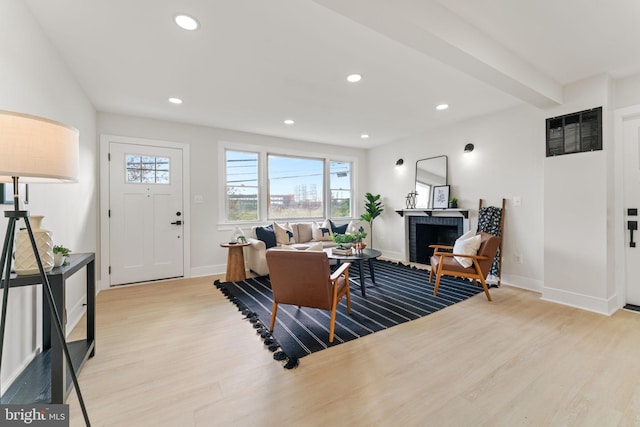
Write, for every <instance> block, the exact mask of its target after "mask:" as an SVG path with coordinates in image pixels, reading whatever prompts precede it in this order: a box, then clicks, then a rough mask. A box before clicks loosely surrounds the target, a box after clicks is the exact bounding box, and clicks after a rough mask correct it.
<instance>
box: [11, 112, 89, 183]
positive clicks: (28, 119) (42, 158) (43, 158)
mask: <svg viewBox="0 0 640 427" xmlns="http://www.w3.org/2000/svg"><path fill="white" fill-rule="evenodd" d="M78 145H79V144H78V130H77V129H74V128H72V127H69V126H66V125H64V124H62V123H58V122H55V121H52V120H48V119H44V118H42V117H36V116H31V115H28V114H20V113H14V112H9V111H0V182H12V179H11V178H12V177H14V176H15V177H19V178H20V182H23V183H31V182H34V183H39V182H74V181H77V178H78V153H79V147H78Z"/></svg>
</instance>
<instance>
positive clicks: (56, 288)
mask: <svg viewBox="0 0 640 427" xmlns="http://www.w3.org/2000/svg"><path fill="white" fill-rule="evenodd" d="M49 285H50V286H51V293H52V294H53V303H54V305H55V307H56V310H57V311H58V314H59V315H60V323H61V326H62V331H63V334H64V333H65V331H66V325H67V313H66V310H65V286H64V280H63V279H62V276H61V275H57V276H49ZM43 287H45V285H43ZM42 303H43V304H47V301H46V300H45V301H43V302H42ZM50 313H51V316H52V317H53V318H52V319H51V322H50V324H51V329H52V330H51V335H52V337H51V352H50V353H49V355H50V358H51V403H64V400H65V394H66V388H67V363H66V360H65V357H64V350H63V347H62V346H63V344H62V342H60V339H59V338H58V335H57V333H56V331H55V325H54V322H56V321H57V320H56V319H55V315H54V312H53V310H52V311H50Z"/></svg>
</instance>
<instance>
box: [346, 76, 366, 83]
mask: <svg viewBox="0 0 640 427" xmlns="http://www.w3.org/2000/svg"><path fill="white" fill-rule="evenodd" d="M360 80H362V75H360V74H349V75H348V76H347V81H348V82H350V83H356V82H359V81H360Z"/></svg>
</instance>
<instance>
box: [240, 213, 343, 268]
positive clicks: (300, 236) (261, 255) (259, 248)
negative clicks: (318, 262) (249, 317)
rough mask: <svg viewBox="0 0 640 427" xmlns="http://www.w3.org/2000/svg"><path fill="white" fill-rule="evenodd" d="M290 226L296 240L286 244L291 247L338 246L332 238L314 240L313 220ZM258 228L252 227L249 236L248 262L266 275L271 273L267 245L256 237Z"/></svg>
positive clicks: (304, 248) (251, 266)
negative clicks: (268, 264)
mask: <svg viewBox="0 0 640 427" xmlns="http://www.w3.org/2000/svg"><path fill="white" fill-rule="evenodd" d="M289 226H290V227H291V230H292V231H293V240H294V241H295V243H291V244H287V245H286V246H287V247H289V248H294V249H300V250H306V249H309V248H310V247H311V246H312V245H314V246H315V245H316V244H321V245H322V247H323V248H332V247H335V246H337V245H336V244H335V243H334V242H333V241H332V240H330V239H329V240H320V239H318V240H314V239H313V227H314V225H313V223H312V222H298V223H289ZM256 228H258V226H253V227H251V235H250V236H249V237H247V242H248V243H250V246H248V247H247V264H248V266H249V270H251V271H253V272H254V273H256V274H258V275H260V276H265V275H267V274H269V268H268V267H267V247H266V244H265V242H263V241H262V240H258V238H257V237H256ZM278 246H283V245H278Z"/></svg>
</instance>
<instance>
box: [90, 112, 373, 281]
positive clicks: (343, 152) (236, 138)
mask: <svg viewBox="0 0 640 427" xmlns="http://www.w3.org/2000/svg"><path fill="white" fill-rule="evenodd" d="M98 133H99V134H109V135H118V136H127V137H136V138H146V139H152V140H164V141H173V142H180V143H184V144H189V150H190V155H191V159H190V168H191V169H190V174H191V175H190V182H191V194H190V197H189V199H190V200H191V205H190V207H191V218H190V221H191V248H190V249H191V266H190V269H191V275H192V276H200V275H207V274H219V273H224V271H225V268H226V260H227V258H226V257H227V252H226V249H224V248H221V247H220V246H219V243H221V242H224V241H227V240H228V239H229V236H230V234H231V231H232V227H231V226H229V225H225V224H223V223H222V221H223V218H220V216H219V212H220V209H219V208H218V206H219V203H220V201H221V197H222V195H221V193H220V190H221V183H220V182H219V174H218V156H219V151H218V145H219V143H221V142H232V143H241V144H250V145H258V146H265V147H268V148H270V149H274V150H278V151H279V152H283V151H284V152H285V153H287V152H290V153H297V154H299V153H326V154H334V155H339V156H350V157H354V158H357V159H358V163H359V168H358V170H357V171H356V174H357V180H358V181H360V182H364V181H365V178H366V173H367V168H366V165H365V163H366V153H365V151H364V150H361V149H355V148H344V147H338V146H334V145H327V144H316V143H311V142H302V141H295V140H287V139H282V138H275V137H270V136H264V135H256V134H249V133H243V132H236V131H231V130H225V129H217V128H212V127H204V126H196V125H189V124H180V123H173V122H168V121H161V120H151V119H144V118H138V117H131V116H123V115H117V114H110V113H99V114H98ZM356 191H357V190H356ZM361 194H362V191H360V193H356V199H360V198H361V197H360V195H361ZM195 195H199V196H202V197H203V200H204V203H193V200H194V196H195ZM186 220H188V219H187V218H185V221H186ZM265 223H266V221H265ZM249 227H250V226H249ZM245 232H247V233H248V230H247V229H246V228H245ZM187 268H189V266H187Z"/></svg>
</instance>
